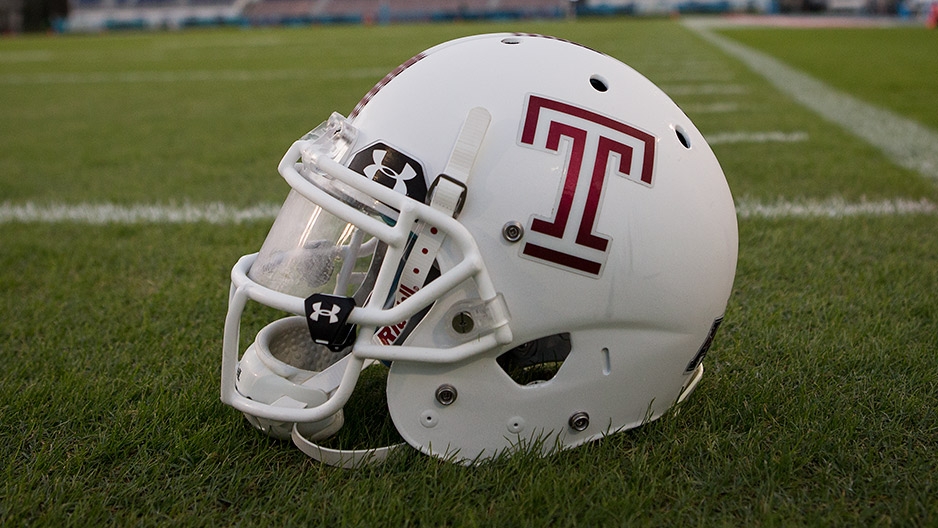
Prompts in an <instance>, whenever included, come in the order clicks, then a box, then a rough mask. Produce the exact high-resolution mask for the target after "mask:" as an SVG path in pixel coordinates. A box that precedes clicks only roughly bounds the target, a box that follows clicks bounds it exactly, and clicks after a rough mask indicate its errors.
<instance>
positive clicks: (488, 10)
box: [244, 0, 569, 24]
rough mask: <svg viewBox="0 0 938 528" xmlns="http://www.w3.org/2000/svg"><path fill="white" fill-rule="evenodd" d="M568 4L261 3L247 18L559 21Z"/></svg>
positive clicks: (417, 0) (471, 0) (435, 0)
mask: <svg viewBox="0 0 938 528" xmlns="http://www.w3.org/2000/svg"><path fill="white" fill-rule="evenodd" d="M568 3H569V2H568V0H259V1H257V2H255V3H252V4H251V5H249V6H247V8H246V9H245V11H244V16H245V18H246V19H247V20H249V21H251V22H252V23H257V24H274V23H289V22H293V21H306V22H309V23H317V22H321V23H328V22H336V21H350V22H363V23H387V22H402V21H424V20H427V21H432V20H457V19H480V18H523V17H532V16H538V17H556V16H561V15H563V14H564V13H565V9H566V6H567V4H568Z"/></svg>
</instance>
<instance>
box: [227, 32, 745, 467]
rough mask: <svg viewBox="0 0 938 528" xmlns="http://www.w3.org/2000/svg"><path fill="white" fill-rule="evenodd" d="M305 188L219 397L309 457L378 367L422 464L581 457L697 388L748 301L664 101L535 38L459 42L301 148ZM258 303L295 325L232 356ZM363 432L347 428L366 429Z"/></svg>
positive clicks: (610, 68) (700, 157)
mask: <svg viewBox="0 0 938 528" xmlns="http://www.w3.org/2000/svg"><path fill="white" fill-rule="evenodd" d="M279 170H280V174H281V175H282V176H283V177H284V178H285V179H286V181H287V182H288V183H289V184H290V186H291V188H292V190H291V191H290V193H289V195H288V197H287V199H286V202H285V203H284V205H283V208H282V209H281V211H280V214H279V215H278V217H277V219H276V221H275V222H274V224H273V227H272V228H271V230H270V233H269V235H268V236H267V239H266V241H265V242H264V244H263V246H262V247H261V250H260V252H259V253H256V254H252V255H246V256H244V257H242V258H241V260H239V261H238V263H237V264H236V265H235V267H234V269H233V270H232V274H231V275H232V286H231V291H230V298H229V310H228V315H227V319H226V322H225V336H224V337H225V339H224V352H223V363H222V383H221V398H222V400H223V401H224V402H225V403H227V404H229V405H231V406H233V407H235V408H236V409H238V410H240V411H242V412H243V413H244V414H245V415H246V416H247V417H248V419H249V420H250V421H251V423H252V424H253V425H255V426H256V427H257V428H259V429H261V430H263V431H265V432H267V433H268V434H270V435H272V436H276V437H280V438H287V437H292V438H293V440H294V442H295V443H296V444H297V445H298V446H299V447H300V448H301V449H303V450H304V451H305V452H307V453H308V454H310V455H311V456H314V457H316V458H318V459H321V460H324V461H326V462H328V463H332V464H337V465H345V466H350V465H354V464H358V463H361V462H362V461H363V460H367V459H375V458H378V459H380V458H382V457H383V456H384V455H385V454H386V453H387V449H373V450H364V451H342V450H330V449H326V448H322V447H319V446H318V445H316V444H315V443H314V442H315V441H317V440H319V439H322V438H326V437H328V436H330V435H331V434H333V433H334V432H335V431H336V430H338V428H339V427H341V425H342V422H343V416H342V408H343V405H344V404H345V403H346V401H348V399H349V396H350V394H352V392H353V390H354V388H355V385H356V382H357V380H358V378H359V374H360V372H361V371H362V369H363V368H365V367H366V366H368V365H369V364H371V363H372V362H374V361H380V362H383V363H384V364H386V365H389V366H390V368H389V369H388V374H387V404H388V409H389V410H390V415H391V418H392V420H393V422H394V425H395V427H396V428H397V430H398V431H399V432H400V435H401V436H402V437H403V438H404V439H405V440H406V442H407V443H408V444H410V445H411V446H413V447H415V448H417V449H419V450H420V451H422V452H424V453H427V454H430V455H435V456H439V457H443V458H447V459H450V460H456V461H461V462H463V463H473V462H476V461H480V460H484V459H487V458H491V457H493V456H495V455H497V454H499V453H502V452H505V451H510V450H512V449H517V448H519V447H523V446H528V447H530V446H536V448H537V449H541V450H543V451H545V452H550V451H554V450H557V449H563V448H569V447H574V446H577V445H579V444H582V443H584V442H588V441H591V440H595V439H598V438H601V437H602V436H604V435H607V434H610V433H614V432H616V431H621V430H624V429H629V428H632V427H636V426H638V425H641V424H643V423H645V422H648V421H650V420H654V419H656V418H657V417H659V416H661V415H662V413H664V412H665V411H666V410H668V409H669V408H670V407H671V406H672V405H674V404H675V403H676V402H679V401H680V400H682V399H683V398H685V397H686V396H687V394H689V393H690V392H691V391H692V390H693V389H694V387H695V386H696V384H697V382H698V381H699V380H700V377H701V375H702V373H703V365H702V363H701V361H702V360H703V357H704V354H705V353H706V352H707V350H708V348H709V347H710V344H711V342H712V340H713V337H714V333H715V332H716V330H717V327H718V326H719V323H720V321H721V320H722V318H723V313H724V311H725V308H726V303H727V299H728V297H729V295H730V290H731V288H732V284H733V278H734V274H735V269H736V255H737V228H736V215H735V209H734V206H733V199H732V196H731V195H730V191H729V188H728V186H727V184H726V180H725V178H724V176H723V172H722V170H721V168H720V165H719V163H718V162H717V160H716V158H715V156H714V155H713V152H712V151H711V149H710V147H709V146H708V145H707V142H706V141H705V140H704V138H703V136H702V135H701V134H700V132H698V131H697V129H696V128H695V127H694V125H693V124H692V123H691V121H690V119H689V118H688V117H687V116H686V115H684V113H683V112H682V111H681V110H680V109H679V108H678V107H677V105H675V104H674V103H673V102H672V101H671V100H670V99H669V98H668V96H667V95H665V94H664V93H663V92H662V91H661V90H659V89H658V88H657V87H655V86H654V85H653V84H652V83H651V82H650V81H648V80H647V79H645V78H644V77H643V76H642V75H640V74H639V73H637V72H636V71H634V70H632V69H631V68H629V67H628V66H626V65H624V64H622V63H621V62H619V61H618V60H616V59H613V58H611V57H609V56H606V55H603V54H602V53H599V52H596V51H593V50H590V49H588V48H585V47H582V46H579V45H577V44H573V43H571V42H568V41H564V40H560V39H556V38H550V37H545V36H540V35H520V34H495V35H480V36H474V37H467V38H462V39H458V40H454V41H451V42H447V43H444V44H441V45H439V46H436V47H434V48H431V49H429V50H427V51H425V52H423V53H420V54H418V55H417V56H415V57H414V58H412V59H410V60H409V61H407V62H406V63H404V64H402V65H401V66H400V67H398V68H397V69H395V70H394V71H393V72H391V73H390V74H388V75H387V76H386V77H385V78H384V79H383V80H382V81H381V82H379V83H378V84H377V85H376V86H375V87H374V88H373V89H372V90H371V91H370V92H368V93H367V94H366V95H365V97H364V98H363V99H362V100H361V102H360V103H359V104H358V105H357V106H356V107H355V109H354V110H353V111H352V112H351V114H350V116H349V118H348V119H345V118H343V117H342V116H340V115H338V114H333V115H332V117H330V119H329V120H328V121H327V122H326V123H324V124H323V125H321V126H319V127H318V128H316V129H315V130H313V131H312V132H310V133H309V134H307V135H305V136H303V137H302V138H301V139H300V140H298V141H296V142H295V143H294V144H293V145H292V146H291V147H290V149H289V150H288V151H287V153H286V155H285V156H284V157H283V160H282V161H281V163H280V166H279ZM248 300H252V301H255V302H257V303H260V304H263V305H267V306H270V307H273V308H276V309H279V310H282V311H284V312H288V313H289V314H293V315H290V316H287V317H284V318H282V319H279V320H277V321H274V322H273V323H271V324H270V325H268V326H267V327H265V328H263V330H261V331H260V332H259V333H258V335H257V338H256V340H255V342H254V343H253V344H252V345H251V346H250V347H249V348H248V349H247V351H246V352H245V353H244V355H243V356H242V357H240V358H239V347H240V345H239V333H240V325H241V318H242V312H243V310H244V308H245V306H246V303H247V301H248ZM352 419H354V418H352Z"/></svg>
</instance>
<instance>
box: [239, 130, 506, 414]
mask: <svg viewBox="0 0 938 528" xmlns="http://www.w3.org/2000/svg"><path fill="white" fill-rule="evenodd" d="M338 119H341V118H338ZM338 119H337V118H336V114H333V117H332V118H330V123H329V124H330V125H333V124H334V123H338V124H339V125H340V126H341V127H350V125H348V124H347V123H344V122H342V123H339V122H338ZM332 134H333V137H338V138H342V137H347V136H343V132H342V130H341V129H340V130H339V131H338V132H332ZM322 138H323V136H322V135H318V136H315V137H310V136H307V138H304V139H301V140H299V141H296V142H295V143H294V144H293V145H292V146H291V147H290V149H289V150H288V151H287V153H286V154H285V155H284V157H283V159H282V160H281V162H280V165H279V171H280V174H281V176H283V178H284V179H285V180H286V181H287V183H288V184H289V185H290V186H291V188H292V190H293V191H295V192H296V193H298V194H300V195H301V196H303V197H304V198H306V199H307V200H309V201H310V202H312V203H314V204H316V205H318V206H319V207H321V208H322V209H323V210H325V211H326V212H328V213H330V214H332V215H334V216H335V217H337V218H340V219H341V220H343V221H345V222H348V223H349V224H352V225H354V226H357V227H358V228H359V229H360V230H361V231H364V232H365V233H367V234H369V235H371V236H373V237H374V238H376V239H377V240H379V241H381V242H383V243H385V244H387V246H388V250H387V252H386V254H385V257H384V264H383V266H382V267H381V270H380V272H379V273H378V277H377V280H376V282H375V287H374V290H373V294H372V295H371V297H370V298H369V300H368V302H367V304H365V305H364V306H360V307H356V308H354V309H353V310H352V312H351V315H350V316H349V318H348V320H347V322H348V323H350V324H354V325H358V326H359V334H358V338H357V340H356V341H355V344H354V345H353V348H352V352H351V354H349V357H348V358H347V364H346V369H345V372H344V373H343V375H342V378H341V381H339V382H338V384H337V385H336V386H335V388H334V392H332V394H331V397H330V398H329V400H328V401H326V402H325V403H323V404H322V405H320V406H318V407H314V408H310V409H289V408H280V407H274V406H270V405H266V404H260V403H258V402H255V401H253V400H250V399H248V398H246V397H244V396H243V395H241V394H240V393H238V391H237V389H236V387H235V381H236V369H237V363H238V354H239V350H238V347H239V334H240V320H241V313H242V312H243V310H244V307H245V305H246V303H247V300H248V299H251V300H253V301H256V302H259V303H261V304H264V305H267V306H271V307H273V308H276V309H279V310H282V311H285V312H289V313H293V314H297V315H304V314H305V308H304V299H303V298H300V297H297V296H293V295H289V294H285V293H282V292H278V291H275V290H273V289H270V288H268V287H265V286H263V285H260V284H258V283H256V282H255V281H253V280H251V279H250V278H249V277H248V271H249V270H250V268H251V266H252V264H253V262H254V260H255V259H256V258H257V254H253V255H246V256H244V257H242V258H241V259H240V260H239V261H238V263H237V264H236V265H235V267H234V268H233V269H232V273H231V278H232V286H231V293H230V296H229V310H228V315H227V317H226V321H225V342H224V345H223V358H222V384H221V385H222V386H221V399H222V401H224V402H225V403H227V404H229V405H231V406H232V407H234V408H236V409H238V410H240V411H242V412H246V413H249V414H252V415H255V416H259V417H263V418H268V419H272V420H281V421H289V422H313V421H319V420H323V419H325V418H327V417H329V416H331V415H333V414H335V413H336V412H338V411H339V410H341V409H342V407H343V406H344V405H345V403H346V401H347V400H348V398H349V396H350V395H351V393H352V391H353V389H354V387H355V384H356V383H357V380H358V376H359V374H360V372H361V369H362V367H363V365H364V361H365V360H366V359H378V360H383V361H404V360H406V361H424V362H433V363H451V362H456V361H461V360H463V359H466V358H468V357H471V356H473V355H476V354H479V353H481V352H483V351H486V350H490V349H492V348H495V347H498V346H500V345H503V344H507V343H509V342H511V339H512V334H511V330H510V328H509V327H508V319H509V315H508V310H507V307H506V305H505V302H504V300H503V299H502V297H501V296H500V295H498V293H497V292H496V291H495V287H494V285H493V283H492V281H491V278H490V277H489V274H488V271H487V269H486V268H485V264H484V262H483V260H482V256H481V253H480V251H479V249H478V246H477V245H476V243H475V240H474V239H473V237H472V235H471V233H470V232H469V231H468V230H467V229H466V228H465V227H464V226H463V225H462V224H460V223H459V222H458V221H457V220H455V219H454V218H453V217H452V216H450V215H448V214H446V213H444V212H442V211H440V210H437V209H434V208H433V207H430V206H429V205H426V204H422V203H418V202H416V201H414V200H413V199H410V198H407V197H406V196H404V195H402V194H399V193H397V192H395V191H393V190H391V189H389V188H388V187H385V186H384V185H382V184H380V183H378V182H375V181H372V180H370V179H368V178H366V177H364V176H362V175H361V174H359V173H357V172H354V171H352V170H351V169H349V168H347V167H345V166H344V165H342V164H341V163H339V162H338V161H336V160H335V159H333V157H334V156H335V151H334V150H333V149H331V148H324V145H323V141H322ZM457 143H458V141H457ZM297 160H300V163H297ZM304 174H306V175H315V177H304ZM382 204H383V205H386V206H388V207H391V208H393V209H395V210H397V211H399V214H398V215H397V218H396V221H394V222H393V223H389V222H388V221H387V219H386V216H385V215H383V214H375V213H376V212H381V211H380V210H379V208H380V207H381V205H382ZM419 223H425V224H429V225H431V226H433V227H436V228H437V229H438V230H440V231H442V232H443V233H445V234H446V236H447V237H448V239H449V240H451V241H452V242H453V243H454V244H455V246H456V247H457V249H458V251H459V253H460V254H461V255H462V259H461V260H460V261H459V262H458V263H456V264H455V265H454V266H453V267H452V268H450V269H448V270H445V271H443V273H442V274H441V275H440V276H439V277H438V278H436V279H435V280H433V281H432V282H430V283H429V284H427V285H426V286H425V287H424V288H422V289H421V290H420V291H417V292H415V293H414V294H413V295H411V296H410V297H408V298H407V299H405V300H403V301H401V302H400V303H398V304H396V305H395V306H391V307H385V306H384V304H385V301H386V300H387V299H388V298H389V296H390V295H391V292H393V291H394V287H395V284H396V279H397V277H396V271H397V267H398V264H399V263H400V262H401V261H402V260H403V259H404V257H405V253H406V249H407V242H408V238H409V237H410V236H411V233H412V231H414V230H415V229H416V227H417V226H418V225H419ZM469 279H472V280H473V281H474V283H475V285H476V288H477V291H478V293H479V296H480V299H479V300H478V302H477V303H476V304H477V309H478V310H482V311H484V312H485V313H486V314H487V315H488V318H487V324H486V326H487V327H488V328H487V330H486V332H485V333H481V334H479V335H477V336H476V337H475V338H474V339H471V340H468V341H466V342H464V343H462V344H459V345H455V346H453V347H450V348H445V349H439V348H426V347H413V346H406V345H403V346H384V345H376V344H373V343H372V342H371V338H372V335H373V334H374V333H375V331H376V329H377V328H379V327H384V326H388V325H393V324H397V323H398V322H400V321H404V320H407V319H410V318H411V317H412V316H414V315H415V314H417V313H418V312H420V311H421V310H422V309H424V308H426V307H427V306H430V305H431V304H432V303H433V302H434V301H435V300H437V299H439V298H441V297H443V296H444V295H445V294H446V293H447V292H449V291H450V290H452V289H454V288H456V287H457V286H459V285H460V284H461V283H463V282H464V281H466V280H469ZM312 379H313V380H315V379H316V378H312ZM327 392H330V391H328V390H327Z"/></svg>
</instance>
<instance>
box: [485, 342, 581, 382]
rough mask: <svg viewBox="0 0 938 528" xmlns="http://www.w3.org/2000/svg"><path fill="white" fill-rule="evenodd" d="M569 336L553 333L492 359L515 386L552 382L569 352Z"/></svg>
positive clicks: (570, 347)
mask: <svg viewBox="0 0 938 528" xmlns="http://www.w3.org/2000/svg"><path fill="white" fill-rule="evenodd" d="M572 348H573V347H572V345H571V344H570V334H569V333H566V332H565V333H562V334H554V335H550V336H546V337H542V338H540V339H535V340H533V341H528V342H527V343H524V344H523V345H519V346H517V347H515V348H513V349H511V350H509V351H508V352H505V353H504V354H502V355H500V356H498V358H497V359H496V360H495V361H496V362H498V366H500V367H501V368H502V370H504V371H505V374H508V376H509V377H510V378H511V379H512V380H514V382H515V383H517V384H518V385H533V384H536V383H542V382H545V381H548V380H550V379H552V378H553V377H554V376H555V375H556V374H557V371H558V370H560V367H561V366H562V365H563V363H564V361H565V360H566V359H567V356H568V355H570V350H571V349H572Z"/></svg>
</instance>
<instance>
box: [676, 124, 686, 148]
mask: <svg viewBox="0 0 938 528" xmlns="http://www.w3.org/2000/svg"><path fill="white" fill-rule="evenodd" d="M674 135H676V136H677V140H678V141H680V142H681V145H684V148H686V149H689V148H690V138H689V137H688V136H687V132H685V131H684V129H683V128H681V127H680V126H675V127H674Z"/></svg>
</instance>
